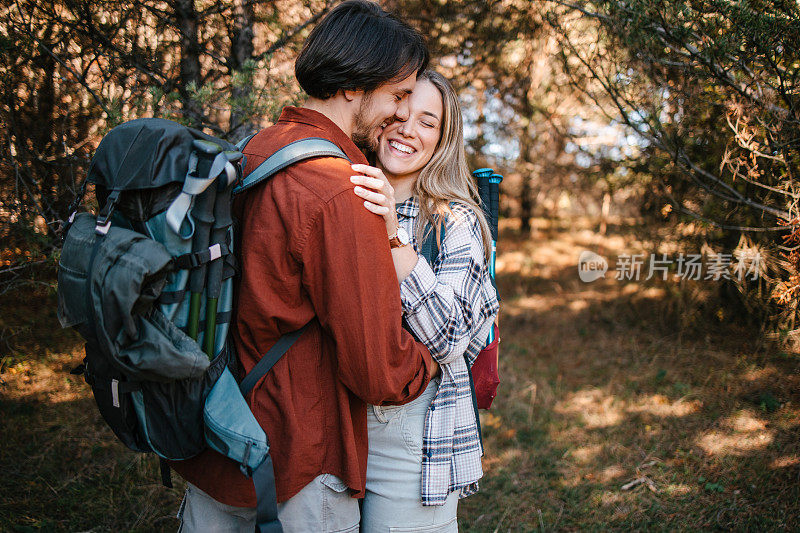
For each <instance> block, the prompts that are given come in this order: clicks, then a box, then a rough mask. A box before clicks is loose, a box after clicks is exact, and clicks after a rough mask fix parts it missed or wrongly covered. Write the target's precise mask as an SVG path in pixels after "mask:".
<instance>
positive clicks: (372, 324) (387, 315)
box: [301, 189, 432, 405]
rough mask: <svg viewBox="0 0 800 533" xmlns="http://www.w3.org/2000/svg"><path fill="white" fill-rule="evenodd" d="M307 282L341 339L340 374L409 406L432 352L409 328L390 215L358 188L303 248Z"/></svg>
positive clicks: (325, 213)
mask: <svg viewBox="0 0 800 533" xmlns="http://www.w3.org/2000/svg"><path fill="white" fill-rule="evenodd" d="M301 254H302V263H303V285H304V287H305V288H306V290H307V291H308V293H309V296H310V299H311V301H312V304H313V305H314V310H315V312H316V315H317V317H318V319H319V321H320V323H321V325H322V327H323V328H325V329H326V330H327V331H328V332H329V333H330V335H331V337H332V338H333V339H334V341H335V343H336V354H337V365H338V378H339V379H340V380H341V381H342V382H343V383H344V385H345V386H346V387H347V388H348V389H350V390H351V391H352V392H353V394H355V395H356V396H358V397H359V398H361V399H362V400H364V401H365V402H367V403H371V404H377V405H380V404H390V403H405V402H408V401H411V400H413V399H414V398H416V397H417V396H419V395H420V394H421V393H422V392H423V391H424V390H425V388H426V387H427V385H428V382H429V380H430V376H429V374H430V367H431V365H432V362H431V357H430V354H429V352H428V350H427V349H426V348H425V346H424V345H422V344H420V343H418V342H416V341H415V340H414V339H413V337H412V336H411V335H410V334H409V333H408V332H407V331H405V330H404V329H403V328H402V306H401V303H400V294H399V289H398V284H397V275H396V274H395V271H394V265H393V263H392V257H391V253H390V249H389V241H388V239H387V238H386V229H385V226H384V223H383V220H382V219H381V218H380V217H378V216H377V215H375V214H373V213H370V212H369V211H367V210H366V209H365V208H364V206H363V202H362V200H361V199H360V198H358V197H357V196H356V195H355V193H354V192H353V191H352V189H348V190H345V191H342V192H340V193H339V194H337V195H336V196H334V197H333V198H332V199H330V200H329V201H327V202H326V203H325V204H324V206H323V207H322V209H321V212H320V213H318V214H317V216H316V218H315V220H314V221H313V223H312V225H311V228H310V231H309V232H308V236H307V238H306V240H305V242H304V243H303V244H302V248H301Z"/></svg>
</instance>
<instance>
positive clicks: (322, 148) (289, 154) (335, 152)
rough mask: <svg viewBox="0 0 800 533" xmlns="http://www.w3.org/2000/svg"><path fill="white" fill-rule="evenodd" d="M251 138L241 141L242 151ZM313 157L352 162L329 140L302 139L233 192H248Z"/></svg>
mask: <svg viewBox="0 0 800 533" xmlns="http://www.w3.org/2000/svg"><path fill="white" fill-rule="evenodd" d="M251 138H252V136H251V137H247V138H245V139H243V140H242V141H240V144H241V145H242V146H241V148H242V149H243V148H244V146H245V145H246V144H247V143H248V142H249V141H250V139H251ZM237 146H238V145H237ZM313 157H340V158H342V159H347V160H348V161H350V158H349V157H347V156H346V155H345V153H344V152H343V151H342V149H341V148H339V147H338V146H336V145H335V144H334V143H333V142H331V141H329V140H328V139H323V138H322V137H309V138H307V139H300V140H298V141H294V142H291V143H289V144H287V145H286V146H284V147H283V148H281V149H280V150H278V151H277V152H275V153H274V154H272V155H271V156H269V157H268V158H267V159H266V160H265V161H264V162H263V163H261V164H260V165H258V166H257V167H256V168H255V170H253V171H252V172H251V173H250V174H248V175H247V176H245V178H244V180H242V183H241V184H240V185H239V186H238V187H236V188H235V189H234V190H233V194H239V193H241V192H243V191H246V190H247V189H249V188H250V187H253V186H255V185H258V184H259V183H261V182H262V181H263V180H265V179H267V178H270V177H272V176H273V175H274V174H275V173H276V172H280V171H281V170H283V169H284V168H286V167H288V166H290V165H293V164H295V163H299V162H300V161H304V160H306V159H311V158H313Z"/></svg>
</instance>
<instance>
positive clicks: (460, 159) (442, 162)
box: [414, 70, 492, 262]
mask: <svg viewBox="0 0 800 533" xmlns="http://www.w3.org/2000/svg"><path fill="white" fill-rule="evenodd" d="M422 80H427V81H429V82H430V83H432V84H433V86H434V87H436V88H437V89H438V90H439V93H440V94H441V95H442V104H443V105H442V109H443V113H442V114H443V116H442V121H441V133H440V137H439V143H438V144H437V145H436V149H435V150H434V152H433V155H432V156H431V160H430V161H428V164H427V165H425V166H424V167H423V168H422V171H421V172H420V174H419V177H418V178H417V181H416V182H415V183H414V196H416V197H417V200H418V201H419V216H418V217H417V225H416V228H415V234H416V238H417V242H418V243H420V244H421V243H422V241H423V239H424V237H425V235H424V231H425V226H426V224H427V223H430V225H431V227H434V228H436V239H437V240H438V241H439V245H440V246H441V238H440V237H441V226H440V224H441V222H442V221H443V219H444V216H445V215H447V214H450V215H451V216H452V211H451V210H450V202H451V201H456V202H460V203H462V204H466V205H467V206H469V207H470V208H471V209H472V210H473V211H474V212H475V215H476V216H477V217H478V221H479V224H480V227H481V235H482V237H483V248H484V251H485V258H486V260H487V262H488V260H489V257H490V254H491V246H492V237H491V233H490V231H489V225H488V224H487V223H486V218H485V217H484V215H483V210H482V209H481V207H480V205H479V202H480V196H479V195H478V189H477V186H476V185H475V181H474V180H473V178H472V175H471V174H470V172H469V167H468V166H467V154H466V152H465V151H464V124H463V120H462V118H461V106H460V104H459V103H458V96H457V95H456V92H455V90H454V89H453V86H452V85H450V82H449V81H447V78H445V77H444V76H442V75H441V74H439V73H438V72H435V71H433V70H426V71H424V72H423V73H422V74H420V75H419V77H418V78H417V81H418V82H419V81H422Z"/></svg>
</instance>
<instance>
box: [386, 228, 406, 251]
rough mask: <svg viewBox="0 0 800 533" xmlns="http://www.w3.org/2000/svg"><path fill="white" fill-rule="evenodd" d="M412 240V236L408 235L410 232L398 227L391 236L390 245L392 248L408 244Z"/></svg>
mask: <svg viewBox="0 0 800 533" xmlns="http://www.w3.org/2000/svg"><path fill="white" fill-rule="evenodd" d="M410 242H411V238H410V237H409V236H408V232H407V231H406V230H404V229H403V228H397V231H396V232H395V234H394V235H392V236H391V237H389V246H391V247H392V248H400V247H401V246H406V245H407V244H408V243H410Z"/></svg>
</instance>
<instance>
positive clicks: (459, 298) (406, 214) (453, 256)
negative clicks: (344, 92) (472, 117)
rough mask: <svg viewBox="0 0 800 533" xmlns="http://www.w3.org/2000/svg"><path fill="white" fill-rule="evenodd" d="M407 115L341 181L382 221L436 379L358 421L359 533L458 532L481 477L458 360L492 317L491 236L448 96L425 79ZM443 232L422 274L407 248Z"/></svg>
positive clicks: (418, 259) (407, 314) (412, 324)
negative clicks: (364, 450) (461, 510)
mask: <svg viewBox="0 0 800 533" xmlns="http://www.w3.org/2000/svg"><path fill="white" fill-rule="evenodd" d="M408 105H409V117H408V119H407V120H405V121H402V122H395V123H393V124H390V125H389V126H387V127H386V128H385V130H384V131H383V133H382V134H381V138H380V143H379V148H378V153H377V154H376V156H377V166H378V167H379V168H374V167H368V166H364V165H354V166H353V169H354V170H355V171H356V172H360V173H361V174H362V175H359V176H353V177H352V178H351V181H352V182H353V183H354V184H355V185H356V187H355V192H356V194H357V195H359V196H360V197H362V198H363V199H364V206H365V207H366V208H367V209H369V210H370V211H372V212H373V213H376V214H379V215H381V216H382V217H383V218H384V219H385V221H386V229H387V233H388V236H389V237H390V242H392V256H393V259H394V264H395V270H396V272H397V277H398V280H399V282H400V295H401V298H402V302H403V310H404V318H405V321H406V325H407V327H408V328H409V329H410V330H411V331H412V332H413V333H414V334H415V336H416V337H417V338H418V339H419V340H420V341H422V342H424V343H425V344H426V346H427V347H428V348H429V350H430V352H431V355H432V356H433V358H434V359H435V360H436V362H437V363H439V365H440V367H441V373H440V375H439V377H437V378H434V379H433V380H431V384H430V385H429V386H428V388H427V390H426V391H425V392H424V393H423V394H422V395H421V396H420V397H419V398H417V399H416V400H414V401H412V402H410V403H408V404H406V405H403V406H391V407H379V406H373V407H372V408H371V409H370V411H368V428H369V459H368V465H367V494H366V497H365V498H364V503H363V508H362V518H361V527H362V531H364V532H365V533H372V532H383V531H435V532H450V531H458V524H457V522H456V508H457V505H458V499H459V498H461V497H465V496H468V495H470V494H473V493H474V492H475V491H477V488H478V487H477V481H478V479H480V477H481V476H482V475H483V471H482V469H481V455H482V449H481V444H480V438H479V435H478V428H477V424H476V420H475V412H474V410H473V406H472V405H473V404H472V398H471V391H470V385H469V375H468V370H467V362H466V360H465V356H466V359H469V361H470V363H471V362H472V361H474V358H475V357H476V356H477V354H478V353H479V352H480V350H481V349H482V348H483V346H484V345H485V342H486V339H487V336H488V334H489V329H490V328H491V327H492V324H493V322H494V317H495V316H496V314H497V309H498V303H497V296H496V293H495V291H494V289H493V287H492V284H491V281H490V278H489V269H488V266H487V260H488V251H489V250H490V242H491V241H490V239H491V237H490V233H489V227H488V225H487V223H486V220H485V219H484V217H483V213H482V211H481V208H480V206H479V205H478V203H477V202H476V199H477V198H478V195H477V190H476V188H475V185H474V182H473V181H472V177H471V176H470V174H469V171H468V169H467V164H466V156H465V153H464V138H463V126H462V119H461V110H460V107H459V104H458V99H457V97H456V94H455V91H454V90H453V88H452V86H451V85H450V84H449V83H448V81H447V80H446V79H445V78H444V77H443V76H442V75H440V74H438V73H436V72H432V71H426V72H424V73H423V74H422V75H421V76H420V77H419V79H418V80H417V84H416V87H415V88H414V91H413V93H412V94H411V95H410V97H409V102H408ZM440 223H441V224H444V227H443V228H440V227H439V224H440ZM432 228H433V229H432ZM442 229H443V230H444V231H443V234H444V238H443V239H442V240H441V242H440V243H439V244H440V246H439V248H440V251H439V256H438V258H437V259H436V261H435V262H434V263H433V265H429V264H428V262H427V261H426V260H425V258H424V257H422V256H420V255H419V254H418V252H417V250H418V249H419V246H420V244H421V243H422V242H423V239H424V238H425V235H426V233H427V232H429V231H435V235H436V236H437V238H438V237H441V235H442ZM406 236H411V238H410V242H409V239H408V238H407V237H406ZM405 243H408V244H405ZM404 244H405V245H404Z"/></svg>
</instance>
